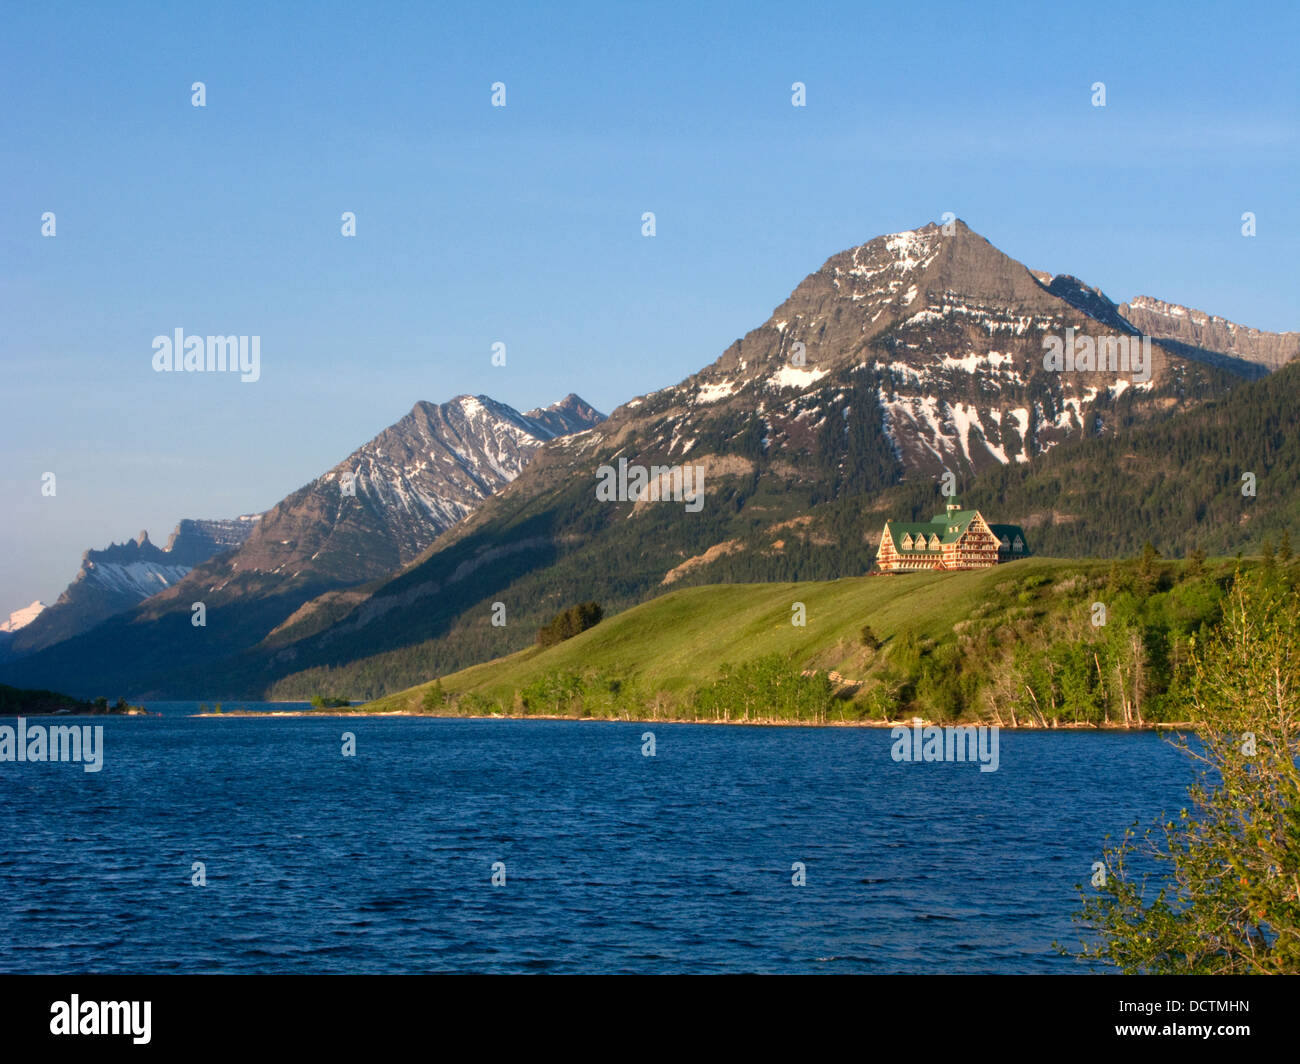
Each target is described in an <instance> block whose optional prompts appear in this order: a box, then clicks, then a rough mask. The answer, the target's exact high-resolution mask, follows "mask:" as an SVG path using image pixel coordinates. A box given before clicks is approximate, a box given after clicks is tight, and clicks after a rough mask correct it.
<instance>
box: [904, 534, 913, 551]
mask: <svg viewBox="0 0 1300 1064" xmlns="http://www.w3.org/2000/svg"><path fill="white" fill-rule="evenodd" d="M911 549H912V533H911V532H904V533H903V550H911Z"/></svg>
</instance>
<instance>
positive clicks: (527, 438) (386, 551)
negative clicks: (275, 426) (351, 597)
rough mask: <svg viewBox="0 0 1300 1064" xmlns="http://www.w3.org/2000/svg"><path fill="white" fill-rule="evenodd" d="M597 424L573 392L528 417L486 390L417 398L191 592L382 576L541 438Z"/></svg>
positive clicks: (281, 507)
mask: <svg viewBox="0 0 1300 1064" xmlns="http://www.w3.org/2000/svg"><path fill="white" fill-rule="evenodd" d="M603 418H604V415H603V414H600V413H599V412H597V411H596V410H594V409H593V408H592V407H590V406H588V405H587V404H586V403H584V402H583V401H582V400H581V399H579V398H578V397H577V396H576V395H569V396H567V397H566V398H564V399H562V400H560V401H559V402H558V403H555V404H554V405H553V406H550V407H547V408H545V409H544V410H537V411H532V412H530V413H529V414H520V413H519V412H518V411H517V410H515V409H513V408H512V407H510V406H507V405H506V404H505V403H499V402H497V401H496V400H494V399H489V398H488V397H487V396H484V395H479V396H473V395H461V396H457V397H456V398H455V399H452V400H450V401H449V402H446V403H442V404H440V405H439V404H434V403H428V402H420V403H416V404H415V406H414V407H413V408H412V410H411V412H410V413H409V414H407V415H406V416H405V417H403V418H402V419H401V420H399V421H398V422H396V423H395V424H393V425H392V426H390V427H389V428H387V429H385V430H384V431H383V432H381V433H380V434H379V435H378V436H376V437H375V438H374V439H373V440H371V441H370V442H369V443H366V444H364V445H363V446H361V447H359V448H357V450H355V451H354V452H353V453H352V454H350V455H348V457H347V458H345V459H344V460H343V461H342V462H340V463H339V464H338V465H336V466H334V467H333V468H332V469H330V470H328V471H327V472H325V473H324V474H322V475H321V476H320V477H318V478H317V479H316V480H315V481H313V482H312V483H310V484H307V485H305V486H304V487H302V488H300V489H299V490H298V491H296V492H294V493H293V494H292V495H290V496H288V497H287V498H285V499H283V500H282V501H281V502H279V503H277V504H276V505H275V506H274V507H272V508H271V509H270V510H269V511H267V513H266V514H265V515H263V518H262V521H261V524H260V526H259V527H258V529H257V530H256V532H254V534H253V535H251V536H250V537H249V539H248V541H247V542H246V543H245V544H244V545H243V546H242V547H241V548H240V550H239V552H238V553H237V554H234V555H232V556H230V557H229V558H225V559H219V560H216V561H214V562H212V563H211V564H210V565H208V566H206V567H203V568H202V569H201V570H199V571H197V572H196V573H195V575H194V578H193V579H192V580H191V581H190V585H191V588H192V590H194V591H195V593H196V594H198V592H199V591H200V590H201V591H204V592H227V591H228V592H229V593H232V594H234V593H237V588H238V587H239V585H241V584H245V585H249V586H250V587H251V584H250V581H252V580H253V577H254V574H256V575H257V578H258V581H260V582H261V584H264V585H266V586H269V584H270V583H277V584H278V583H280V582H286V583H290V584H294V585H301V586H313V585H326V586H328V587H331V588H332V587H341V586H344V585H348V584H357V583H362V582H364V581H366V580H373V579H375V578H376V577H380V576H386V575H387V574H389V573H391V572H393V571H394V570H396V569H397V568H398V567H400V566H401V565H403V564H405V563H406V562H409V561H411V560H412V559H414V558H415V557H417V556H418V555H419V554H420V553H421V552H422V551H424V550H425V549H426V548H427V547H428V546H429V544H431V543H432V542H433V541H434V539H435V538H437V536H438V535H439V534H440V533H441V532H443V531H444V530H446V529H448V528H450V527H451V526H452V525H454V524H456V522H458V521H459V520H461V518H463V517H464V516H465V515H466V514H468V513H470V512H471V511H472V510H473V509H474V508H475V507H476V506H478V505H479V503H481V502H482V501H483V500H484V499H486V498H487V497H488V496H490V495H492V494H493V493H494V492H496V491H497V490H498V489H500V488H501V487H503V486H504V485H506V484H508V483H510V481H512V480H514V478H515V477H517V476H518V475H519V473H520V472H521V471H522V470H523V468H524V466H525V465H527V463H528V460H529V459H530V458H531V457H532V455H533V453H534V452H535V451H536V450H537V449H538V448H539V447H541V446H542V444H544V443H545V442H546V441H548V440H552V439H555V438H556V437H557V436H559V435H562V434H563V433H564V432H566V431H567V432H572V431H582V430H585V429H587V428H590V427H592V426H593V425H596V424H598V423H599V422H600V421H601V420H603ZM570 426H571V427H570ZM232 581H233V583H232ZM199 597H202V596H201V595H200V596H199Z"/></svg>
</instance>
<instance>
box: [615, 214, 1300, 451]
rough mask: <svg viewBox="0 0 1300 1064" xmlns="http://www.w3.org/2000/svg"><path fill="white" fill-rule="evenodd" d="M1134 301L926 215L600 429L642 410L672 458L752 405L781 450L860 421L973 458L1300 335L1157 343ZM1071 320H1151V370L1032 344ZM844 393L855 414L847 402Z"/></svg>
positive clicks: (801, 290)
mask: <svg viewBox="0 0 1300 1064" xmlns="http://www.w3.org/2000/svg"><path fill="white" fill-rule="evenodd" d="M1133 306H1135V307H1137V308H1138V312H1135V313H1134V317H1135V319H1136V321H1137V322H1140V323H1141V324H1140V325H1139V324H1136V323H1135V321H1132V320H1129V319H1127V318H1125V316H1124V311H1125V310H1126V309H1129V306H1128V305H1125V306H1124V307H1119V306H1116V304H1114V303H1113V302H1111V301H1110V300H1109V299H1107V298H1106V296H1105V295H1104V294H1102V293H1101V292H1099V291H1097V290H1095V289H1090V288H1088V287H1087V286H1086V285H1085V284H1084V283H1083V282H1081V281H1078V280H1077V279H1075V278H1073V277H1069V276H1068V275H1062V276H1057V277H1053V276H1052V275H1050V274H1046V273H1042V272H1038V271H1031V270H1029V269H1027V268H1026V267H1024V266H1023V265H1021V264H1020V263H1018V262H1016V261H1015V260H1014V259H1011V258H1009V257H1008V256H1006V255H1004V254H1003V253H1002V252H1000V251H999V250H998V249H997V248H995V247H993V245H991V244H989V243H988V241H986V240H984V239H983V238H982V237H980V236H979V235H977V234H976V233H973V232H972V231H971V230H970V229H969V228H967V227H966V226H965V225H964V224H963V223H962V222H960V221H958V222H955V223H953V227H952V232H951V233H945V232H944V231H943V229H942V228H941V227H940V226H937V225H933V224H931V225H927V226H925V227H923V228H921V229H917V230H913V231H908V232H902V233H894V234H890V235H887V236H882V237H877V238H876V239H874V240H872V241H869V242H868V243H866V244H863V245H861V246H859V247H855V248H851V249H849V250H848V251H844V252H841V253H840V254H838V255H834V256H832V257H831V258H830V259H828V260H827V261H826V263H825V264H824V265H823V266H822V267H821V269H820V270H818V271H817V272H816V273H814V274H812V275H810V276H809V277H807V278H806V279H805V280H804V281H803V282H802V283H800V284H799V285H798V287H797V288H795V290H794V292H793V293H792V294H791V295H790V297H789V299H787V300H786V301H785V302H784V303H782V304H781V305H780V306H779V307H777V309H776V310H775V311H774V312H773V314H772V316H771V317H770V318H769V319H768V321H767V322H765V323H764V324H763V325H761V326H759V327H758V328H757V329H754V330H752V331H751V332H750V333H748V334H747V335H746V336H745V337H744V338H743V339H741V340H737V341H736V342H735V343H734V344H732V346H731V347H730V348H728V350H727V351H726V352H725V353H724V354H723V355H722V357H721V358H719V359H718V360H717V361H716V362H715V363H713V365H711V366H709V367H708V368H707V369H705V370H703V371H702V372H700V373H698V374H696V375H694V376H692V377H690V378H688V379H687V380H685V381H683V382H682V383H681V384H679V385H677V386H675V387H672V388H667V389H664V390H662V391H659V392H655V393H653V394H651V395H649V396H643V397H642V398H641V399H635V400H632V401H631V402H630V403H628V404H626V405H625V407H621V408H619V409H618V410H616V411H614V413H613V414H612V415H611V418H610V423H609V425H608V426H606V427H605V428H604V429H602V430H601V431H602V433H604V432H606V431H608V432H613V431H615V426H617V425H621V424H623V423H624V422H626V421H629V420H635V421H638V422H642V423H644V422H646V421H647V420H650V419H654V422H655V424H656V429H657V431H656V436H655V438H656V442H657V443H659V444H662V445H664V446H665V448H666V450H667V453H668V454H669V455H672V456H675V457H680V456H682V455H686V454H688V453H689V452H690V451H691V448H692V446H693V445H695V446H698V442H697V441H698V440H699V439H700V438H701V436H702V435H705V434H707V432H706V428H705V426H706V425H707V423H708V422H709V421H713V420H715V419H717V418H719V417H720V416H721V415H722V414H724V413H726V412H727V411H737V412H739V411H756V412H757V413H758V414H760V415H761V416H762V418H763V422H764V426H763V440H764V443H763V446H764V448H765V449H774V450H773V453H775V449H780V450H786V449H793V450H794V451H798V450H801V449H803V448H804V447H805V446H806V445H807V444H808V442H809V440H810V436H811V434H812V433H814V432H815V431H817V430H819V429H820V428H821V427H822V426H823V425H824V423H825V421H826V419H827V417H830V416H836V417H841V418H844V419H845V421H846V423H847V421H848V419H851V418H869V419H872V420H873V421H876V420H878V422H879V424H880V425H881V426H882V428H883V430H884V432H885V434H886V435H887V436H888V438H889V440H890V443H891V445H892V447H893V449H894V451H895V453H896V454H897V455H898V457H899V458H900V459H901V461H902V463H903V465H904V467H905V469H907V470H911V471H914V472H926V473H933V472H936V471H938V470H940V469H951V470H953V471H956V472H961V471H963V470H979V469H983V468H986V467H988V466H989V465H991V464H993V463H1002V464H1006V463H1008V462H1025V461H1028V460H1030V459H1031V458H1032V457H1033V456H1034V455H1036V454H1041V453H1042V452H1044V451H1046V450H1048V449H1050V448H1051V447H1052V446H1054V445H1055V444H1056V443H1058V442H1060V441H1061V440H1063V439H1066V438H1068V437H1070V436H1072V435H1078V434H1085V435H1091V434H1100V433H1104V432H1106V431H1108V430H1109V428H1110V427H1111V426H1112V424H1113V422H1114V421H1115V420H1116V419H1117V418H1118V417H1119V416H1120V411H1119V407H1118V400H1120V399H1121V397H1124V398H1125V400H1126V402H1125V406H1124V409H1123V416H1125V417H1139V418H1140V417H1143V416H1146V415H1147V414H1154V413H1165V412H1167V411H1168V410H1169V409H1171V408H1176V407H1181V406H1183V405H1184V404H1186V403H1188V402H1195V401H1197V400H1199V399H1202V398H1207V397H1210V396H1213V395H1217V394H1222V392H1223V391H1224V389H1225V388H1227V387H1230V386H1231V380H1232V379H1235V378H1236V377H1242V376H1245V377H1249V376H1251V375H1257V374H1258V373H1262V372H1265V367H1267V368H1275V366H1276V365H1278V364H1281V362H1282V361H1285V360H1286V359H1287V358H1289V357H1292V356H1293V355H1294V353H1295V349H1296V347H1298V346H1300V337H1296V334H1290V333H1288V334H1281V335H1277V334H1266V333H1258V332H1257V331H1255V330H1250V331H1249V332H1250V333H1252V334H1253V337H1252V339H1251V341H1250V344H1249V345H1248V344H1247V343H1245V333H1246V332H1247V330H1241V331H1240V333H1239V334H1234V333H1233V331H1232V330H1230V329H1226V328H1225V329H1224V330H1221V331H1215V330H1211V329H1201V330H1200V331H1198V332H1196V333H1195V335H1194V337H1193V338H1194V339H1195V340H1196V343H1194V344H1193V343H1191V342H1183V343H1175V342H1169V343H1166V342H1164V341H1165V338H1166V337H1171V336H1174V332H1175V330H1173V329H1172V328H1171V327H1169V326H1168V325H1167V323H1166V321H1165V319H1163V318H1161V319H1160V320H1157V319H1156V318H1155V316H1154V315H1153V314H1152V313H1151V312H1149V310H1148V309H1147V308H1148V307H1149V303H1147V302H1142V301H1138V300H1135V301H1134V304H1133ZM1214 320H1216V321H1219V320H1221V319H1214ZM1157 326H1158V327H1157ZM1068 328H1072V329H1074V330H1075V331H1076V333H1077V334H1078V335H1080V336H1084V335H1087V336H1090V337H1092V338H1094V340H1097V341H1100V340H1101V339H1102V338H1105V337H1108V336H1115V337H1119V338H1130V337H1133V338H1136V337H1138V336H1139V335H1140V334H1141V333H1142V332H1143V331H1146V333H1147V335H1149V336H1151V338H1152V341H1153V342H1152V345H1151V352H1152V354H1151V362H1152V364H1151V366H1150V368H1149V375H1148V374H1147V373H1143V374H1134V373H1116V372H1110V371H1088V372H1051V371H1048V370H1047V369H1045V368H1044V340H1045V338H1046V337H1049V336H1055V337H1060V338H1062V340H1064V338H1065V335H1066V332H1065V331H1066V329H1068ZM1233 328H1234V329H1235V327H1233ZM1234 336H1235V338H1236V343H1235V344H1234V345H1230V344H1229V343H1228V342H1227V341H1228V340H1230V339H1233V338H1234ZM1293 337H1294V339H1293ZM1279 360H1280V361H1279ZM1224 369H1227V370H1228V371H1230V372H1229V375H1228V376H1226V377H1225V374H1224V373H1223V370H1224ZM1232 370H1237V371H1238V372H1237V373H1236V374H1235V375H1234V374H1232V373H1231V371H1232ZM1143 376H1147V377H1148V379H1141V378H1142V377H1143ZM850 391H851V392H853V393H854V394H855V396H856V397H857V398H856V400H855V401H856V402H857V403H858V408H857V409H848V408H846V401H847V397H848V394H849V392H850ZM1126 393H1127V394H1126ZM863 399H866V400H867V404H868V405H867V406H866V408H863V407H862V405H861V403H862V400H863ZM597 435H599V434H597Z"/></svg>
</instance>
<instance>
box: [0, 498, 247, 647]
mask: <svg viewBox="0 0 1300 1064" xmlns="http://www.w3.org/2000/svg"><path fill="white" fill-rule="evenodd" d="M258 517H259V515H258V514H245V515H242V516H240V517H236V518H234V519H231V520H215V521H208V520H195V519H192V518H185V519H184V520H182V521H181V522H180V523H179V524H178V525H177V526H176V528H175V529H174V530H173V531H172V534H171V535H170V536H169V537H168V539H167V545H166V546H165V547H159V546H157V545H156V544H154V543H152V542H151V541H150V539H149V533H148V532H147V531H142V532H140V534H139V535H138V536H136V537H135V539H132V540H127V541H126V542H125V543H112V544H110V545H109V546H108V547H106V548H104V549H103V550H88V551H86V553H85V554H83V555H82V556H81V568H80V569H79V570H78V571H77V575H76V576H75V577H73V580H72V583H70V584H69V585H68V586H67V588H66V589H65V590H64V591H63V593H62V594H61V595H60V596H59V597H58V599H57V600H56V601H55V603H54V605H52V606H50V607H49V608H47V609H45V610H43V611H38V612H39V613H40V616H39V617H37V616H33V617H32V618H30V619H29V620H30V623H28V624H26V625H25V626H24V627H23V629H22V631H21V632H19V633H17V634H16V635H15V636H14V638H13V639H12V640H11V642H10V644H9V651H10V653H12V654H15V655H17V654H29V653H32V652H33V651H36V650H40V649H41V648H42V647H47V646H50V645H52V644H54V643H57V642H60V641H61V640H64V639H68V638H70V637H71V636H74V635H76V634H78V633H80V632H85V631H88V630H89V629H91V628H93V627H94V626H95V625H97V624H99V623H100V622H101V621H104V620H105V619H107V618H109V617H112V616H113V615H115V614H118V613H121V612H122V611H124V610H129V609H130V608H131V607H132V606H135V605H138V604H139V603H140V602H143V601H144V600H145V599H147V598H149V596H151V595H156V594H157V593H158V592H160V591H164V590H166V589H167V588H169V587H172V586H173V585H174V584H176V583H177V582H179V581H180V580H181V579H183V578H184V576H185V574H186V573H188V572H189V571H190V570H191V569H193V568H194V566H196V565H199V564H200V563H202V562H205V561H207V560H208V559H209V558H211V557H213V556H214V555H217V554H220V553H221V552H223V551H227V550H232V549H233V548H235V547H238V546H239V545H240V544H241V543H243V542H244V540H246V539H247V538H248V536H249V534H250V533H251V532H252V530H253V528H254V527H255V526H256V523H257V521H258ZM29 608H30V607H29Z"/></svg>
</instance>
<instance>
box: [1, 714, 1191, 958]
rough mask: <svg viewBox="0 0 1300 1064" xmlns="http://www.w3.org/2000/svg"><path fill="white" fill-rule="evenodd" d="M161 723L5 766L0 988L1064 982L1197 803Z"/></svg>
mask: <svg viewBox="0 0 1300 1064" xmlns="http://www.w3.org/2000/svg"><path fill="white" fill-rule="evenodd" d="M240 705H241V706H245V705H248V704H247V703H240ZM153 708H157V709H161V710H163V711H164V712H165V713H166V715H165V716H163V717H150V718H94V719H91V718H81V719H79V720H78V723H82V724H90V723H95V724H102V725H103V726H104V729H105V732H104V767H103V770H102V771H100V772H98V773H86V772H83V771H82V768H81V767H80V766H79V765H75V764H15V763H4V764H0V839H2V840H3V847H2V848H0V896H3V899H4V903H3V908H2V909H0V912H2V913H3V915H2V916H0V928H2V930H3V933H0V971H4V972H69V971H76V972H79V971H94V972H169V971H177V972H423V971H490V972H586V971H620V972H665V971H691V972H744V971H752V972H1069V971H1078V970H1080V968H1079V966H1078V965H1077V964H1076V962H1074V961H1072V960H1070V959H1067V958H1061V957H1059V956H1058V955H1057V954H1056V953H1055V951H1054V950H1053V948H1052V942H1053V941H1054V940H1058V941H1061V942H1063V943H1074V942H1076V941H1077V939H1078V931H1077V930H1076V929H1075V928H1074V927H1073V925H1072V924H1071V922H1070V914H1071V912H1072V911H1073V910H1074V909H1075V908H1076V907H1077V904H1078V900H1077V895H1076V892H1075V890H1074V885H1075V884H1076V883H1081V882H1086V881H1087V879H1088V877H1089V875H1090V866H1091V864H1092V862H1093V861H1094V860H1096V859H1097V858H1098V856H1099V848H1100V846H1101V844H1102V839H1103V836H1105V835H1107V834H1111V835H1118V834H1119V833H1121V832H1122V831H1123V829H1124V828H1125V827H1126V826H1128V825H1129V824H1131V823H1132V821H1133V820H1134V819H1135V818H1137V817H1142V818H1143V819H1145V818H1147V817H1149V816H1151V815H1153V814H1155V813H1156V812H1157V811H1158V810H1160V809H1175V810H1176V809H1177V808H1179V807H1180V806H1181V805H1182V804H1183V796H1184V793H1185V788H1186V785H1187V783H1188V782H1189V781H1190V780H1191V769H1190V767H1189V766H1188V764H1187V763H1186V761H1185V760H1184V759H1183V758H1182V757H1181V756H1180V755H1179V754H1178V753H1177V752H1176V751H1174V750H1172V749H1171V748H1170V747H1169V746H1168V744H1167V743H1166V742H1165V741H1164V740H1163V739H1161V738H1159V737H1157V736H1154V735H1150V734H1136V735H1117V734H1103V735H1098V734H1078V733H1061V732H1056V733H1033V732H1028V733H1025V732H1018V733H1013V732H1003V733H1002V735H1001V742H1000V766H999V768H998V771H996V772H988V773H982V772H980V771H979V768H978V765H975V764H969V763H967V764H943V763H929V764H927V763H919V764H899V763H895V762H894V761H893V760H892V759H891V757H890V745H891V743H890V736H889V732H888V731H884V730H879V729H848V728H825V729H817V728H760V727H726V726H708V725H689V724H679V725H672V724H647V723H631V724H623V723H597V722H579V721H573V722H569V721H505V720H502V721H467V720H437V719H396V718H378V719H357V718H350V719H339V718H321V719H301V718H281V719H193V718H190V717H187V716H185V715H184V714H185V713H189V712H194V711H195V710H196V709H197V704H196V703H184V704H176V703H172V704H170V705H167V706H154V707H153ZM227 708H232V707H231V706H230V705H229V704H228V705H227ZM280 708H284V707H280ZM66 722H68V718H64V719H63V720H61V721H60V723H66ZM6 723H8V724H12V723H13V721H12V720H10V721H7V722H6ZM29 723H30V724H36V723H43V722H42V721H37V720H32V721H29ZM345 731H347V732H352V733H354V734H355V736H356V756H355V757H343V756H341V747H342V739H341V737H342V734H343V733H344V732H345ZM646 731H653V732H654V735H655V744H656V756H654V757H645V756H643V755H642V739H641V736H642V734H643V733H644V732H646ZM196 861H201V862H204V864H205V866H206V877H207V885H206V886H203V887H199V886H193V885H192V884H191V877H192V875H193V873H192V866H193V863H194V862H196ZM796 861H798V862H803V864H804V866H805V868H806V879H807V884H806V886H802V887H796V886H793V885H792V884H791V876H792V871H791V866H792V864H793V863H794V862H796ZM495 862H504V865H505V885H504V886H493V885H492V881H491V880H492V875H493V869H492V866H493V864H494V863H495Z"/></svg>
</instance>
